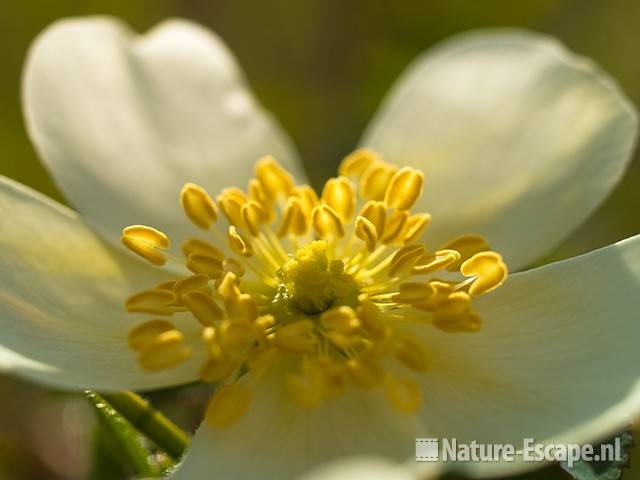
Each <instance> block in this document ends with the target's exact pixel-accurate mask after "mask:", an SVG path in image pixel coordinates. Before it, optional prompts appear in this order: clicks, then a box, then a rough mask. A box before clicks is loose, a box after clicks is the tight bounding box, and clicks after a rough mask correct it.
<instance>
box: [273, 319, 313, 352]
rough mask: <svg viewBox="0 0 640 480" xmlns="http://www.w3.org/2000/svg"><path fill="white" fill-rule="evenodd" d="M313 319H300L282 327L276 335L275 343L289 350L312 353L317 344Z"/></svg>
mask: <svg viewBox="0 0 640 480" xmlns="http://www.w3.org/2000/svg"><path fill="white" fill-rule="evenodd" d="M313 330H314V326H313V322H312V321H311V320H306V319H305V320H298V321H296V322H293V323H288V324H286V325H283V326H282V327H280V328H279V329H278V330H277V331H276V333H275V335H274V337H273V340H274V344H275V345H276V346H277V347H279V348H281V349H282V350H285V351H287V352H293V353H311V352H313V351H314V349H315V346H316V337H315V335H314V334H313Z"/></svg>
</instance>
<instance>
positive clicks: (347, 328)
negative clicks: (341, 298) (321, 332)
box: [320, 305, 361, 333]
mask: <svg viewBox="0 0 640 480" xmlns="http://www.w3.org/2000/svg"><path fill="white" fill-rule="evenodd" d="M320 323H321V324H322V326H323V327H324V328H327V329H329V330H336V331H338V332H342V333H350V332H353V331H354V330H357V329H358V328H360V325H361V324H360V320H359V319H358V316H357V314H356V312H355V310H354V309H353V308H351V307H348V306H346V305H343V306H341V307H337V308H332V309H331V310H327V311H326V312H324V313H323V314H322V315H321V316H320Z"/></svg>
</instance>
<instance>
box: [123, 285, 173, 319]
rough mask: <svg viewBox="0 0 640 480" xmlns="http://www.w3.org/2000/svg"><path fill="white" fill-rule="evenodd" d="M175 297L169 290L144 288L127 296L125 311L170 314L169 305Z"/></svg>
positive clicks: (171, 312) (171, 310)
mask: <svg viewBox="0 0 640 480" xmlns="http://www.w3.org/2000/svg"><path fill="white" fill-rule="evenodd" d="M177 299H178V297H177V296H176V294H175V293H173V292H172V291H169V290H159V289H154V290H145V291H143V292H140V293H136V294H135V295H132V296H130V297H129V298H127V301H126V302H125V307H126V309H127V312H136V313H151V314H153V315H172V314H173V309H172V308H171V305H172V304H173V303H175V301H176V300H177Z"/></svg>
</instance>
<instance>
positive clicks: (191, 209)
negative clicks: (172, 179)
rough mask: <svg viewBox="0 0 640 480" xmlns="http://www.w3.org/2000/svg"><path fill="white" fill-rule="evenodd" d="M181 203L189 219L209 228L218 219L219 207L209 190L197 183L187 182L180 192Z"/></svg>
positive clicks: (206, 228) (204, 227)
mask: <svg viewBox="0 0 640 480" xmlns="http://www.w3.org/2000/svg"><path fill="white" fill-rule="evenodd" d="M180 204H181V205H182V208H183V209H184V211H185V213H186V214H187V216H188V217H189V219H190V220H191V221H192V222H193V223H194V224H195V225H197V226H198V227H200V228H202V229H204V230H208V229H209V228H211V225H213V224H214V223H215V221H216V220H217V219H218V207H216V204H215V202H214V201H213V199H212V198H211V197H210V196H209V194H208V193H207V191H206V190H205V189H204V188H202V187H201V186H199V185H196V184H195V183H187V184H186V185H185V186H184V187H183V188H182V191H181V192H180Z"/></svg>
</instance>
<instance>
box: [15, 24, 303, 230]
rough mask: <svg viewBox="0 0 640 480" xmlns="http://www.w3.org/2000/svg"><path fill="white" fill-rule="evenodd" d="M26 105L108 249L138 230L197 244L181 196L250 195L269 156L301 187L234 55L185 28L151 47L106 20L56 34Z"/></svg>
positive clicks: (38, 55) (28, 87)
mask: <svg viewBox="0 0 640 480" xmlns="http://www.w3.org/2000/svg"><path fill="white" fill-rule="evenodd" d="M23 103H24V113H25V117H26V123H27V126H28V130H29V133H30V135H31V138H32V139H33V141H34V143H35V145H36V148H37V150H38V151H39V153H40V155H41V157H42V159H43V161H44V163H45V165H46V166H47V168H48V169H49V170H50V171H51V173H52V175H53V177H54V178H55V180H56V182H57V183H58V184H59V186H60V187H61V188H62V190H63V191H64V193H65V194H66V195H67V197H68V199H69V200H70V201H71V203H73V205H75V206H76V208H77V209H78V210H79V211H80V212H81V213H82V214H83V215H84V216H85V217H86V218H87V219H88V220H89V221H90V222H91V223H92V224H94V225H95V226H97V228H98V229H99V231H100V232H101V233H102V234H105V235H107V238H108V239H109V240H110V241H111V240H112V239H113V240H117V238H119V235H120V232H121V231H122V228H123V227H125V226H127V225H131V224H140V223H142V224H147V225H152V226H155V227H157V228H160V229H163V230H165V231H167V233H169V234H171V235H172V236H174V239H175V236H177V237H183V236H186V235H192V234H193V233H194V228H195V227H193V226H191V225H190V224H189V222H188V220H187V219H186V217H185V216H184V214H183V213H182V211H181V209H180V206H179V203H178V195H179V192H180V189H181V187H182V186H183V185H184V184H185V183H187V182H195V183H198V184H200V185H202V186H203V187H205V188H206V189H208V190H209V192H210V193H211V194H212V195H215V194H217V192H218V191H219V190H220V189H221V188H223V187H227V186H231V185H238V186H242V187H244V186H245V184H246V182H247V180H248V178H249V177H250V174H251V171H252V167H253V163H254V162H255V161H256V160H257V159H258V158H259V157H261V156H263V155H266V154H272V155H274V156H275V157H276V158H278V159H279V160H280V161H281V162H282V163H283V164H284V165H285V166H286V167H287V168H289V169H291V170H292V171H293V172H294V174H296V175H297V176H298V178H302V177H301V176H300V171H299V170H298V166H297V162H296V154H295V151H294V149H293V148H292V146H291V144H290V143H289V140H288V137H287V136H286V134H285V133H284V132H283V131H282V130H281V129H280V127H279V126H278V125H277V124H276V122H275V121H274V120H273V119H272V117H271V116H270V115H269V114H268V113H267V112H265V111H264V110H263V109H262V107H261V106H260V105H259V104H258V103H257V102H256V100H255V98H254V97H253V95H252V94H251V93H250V91H249V90H248V88H247V86H246V84H245V81H244V78H243V76H242V73H241V71H240V69H239V67H238V65H237V64H236V62H235V60H234V58H233V57H232V55H231V53H230V52H229V51H228V50H227V48H226V46H225V45H224V44H223V43H222V41H221V40H220V39H219V38H218V37H216V36H215V35H214V34H213V33H211V32H209V31H207V30H206V29H204V28H202V27H200V26H197V25H195V24H193V23H191V22H188V21H185V20H169V21H166V22H164V23H162V24H160V25H159V26H157V27H156V28H155V29H153V30H152V31H150V32H148V33H147V34H145V35H142V36H136V35H135V34H134V33H132V32H131V31H130V30H129V29H128V28H127V27H126V26H125V25H123V24H121V23H120V22H118V21H115V20H112V19H108V18H100V17H98V18H86V19H68V20H62V21H59V22H57V23H55V24H54V25H52V26H51V27H49V28H48V29H47V30H46V31H45V32H44V33H42V34H41V35H40V37H38V39H37V40H36V41H35V42H34V44H33V46H32V47H31V50H30V53H29V57H28V60H27V63H26V67H25V70H24V78H23Z"/></svg>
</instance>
